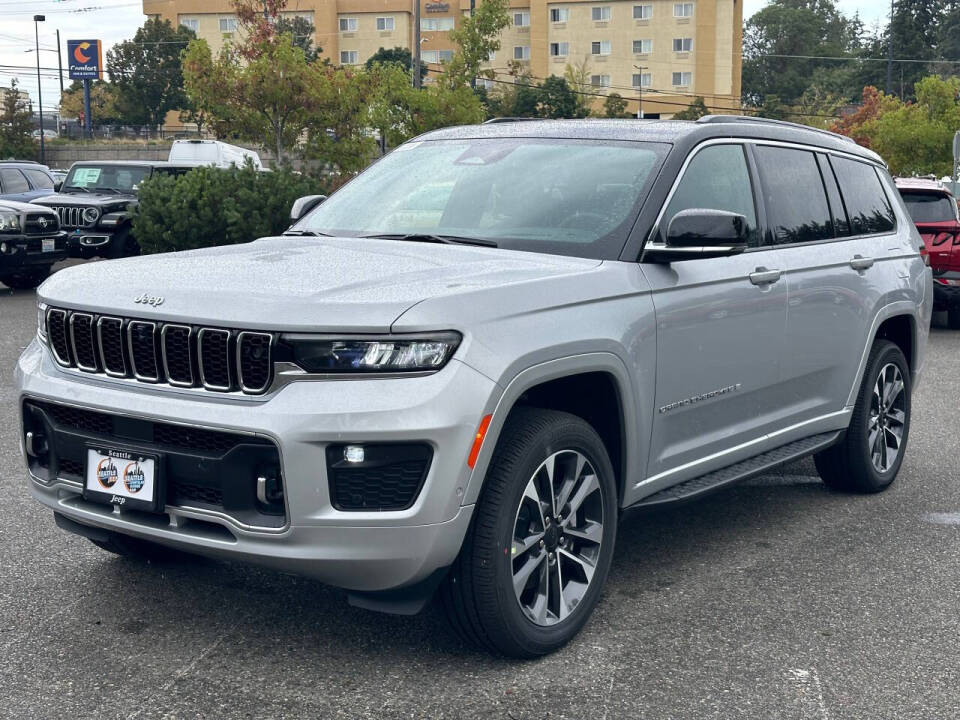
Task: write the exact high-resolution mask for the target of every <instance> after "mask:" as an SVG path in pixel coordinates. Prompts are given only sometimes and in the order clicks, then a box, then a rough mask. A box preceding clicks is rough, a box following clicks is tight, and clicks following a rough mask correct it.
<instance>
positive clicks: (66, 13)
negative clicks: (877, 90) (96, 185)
mask: <svg viewBox="0 0 960 720" xmlns="http://www.w3.org/2000/svg"><path fill="white" fill-rule="evenodd" d="M765 4H766V0H744V17H749V16H750V15H752V14H753V13H755V12H756V11H757V10H759V9H760V8H761V7H763V6H764V5H765ZM839 6H840V8H841V9H842V10H843V11H844V12H846V13H849V14H853V13H854V12H858V11H859V13H860V16H861V17H862V18H863V20H864V21H865V22H868V23H873V22H875V21H877V20H883V19H885V18H886V14H887V13H888V12H889V9H888V7H887V5H886V2H884V1H882V0H839ZM35 14H43V15H46V18H47V20H46V22H43V23H40V26H39V27H40V48H41V52H40V65H41V67H42V68H56V67H57V53H56V47H57V45H56V30H57V29H58V28H59V29H60V38H61V41H62V47H63V50H64V52H65V51H66V41H67V40H68V39H77V40H92V39H100V40H103V42H104V55H106V50H107V49H108V48H109V47H110V46H111V45H113V44H114V43H116V42H119V41H121V40H126V39H128V38H131V37H133V34H134V33H135V32H136V30H137V28H138V27H139V26H140V25H142V24H143V21H144V20H145V18H144V15H143V4H142V3H141V2H133V1H132V0H59V1H58V0H0V84H2V85H4V86H9V85H10V80H11V79H12V78H14V77H16V78H17V80H18V82H19V86H20V89H21V90H26V91H27V92H29V93H30V95H31V96H32V97H33V98H34V99H36V92H37V74H36V69H35V68H36V62H37V61H36V55H35V54H34V52H33V50H32V48H33V46H34V27H33V26H34V23H33V16H34V15H35ZM26 50H30V52H25V51H26ZM48 50H52V51H53V52H48ZM104 60H106V58H104ZM64 63H66V58H65V57H64ZM29 68H33V69H32V70H31V69H29ZM41 75H42V77H41V84H42V88H43V105H44V107H45V108H56V106H57V103H58V101H59V96H60V83H59V81H58V80H57V75H56V70H49V69H44V70H41ZM69 84H70V81H69V80H68V79H67V78H64V87H66V86H68V85H69Z"/></svg>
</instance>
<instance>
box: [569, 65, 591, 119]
mask: <svg viewBox="0 0 960 720" xmlns="http://www.w3.org/2000/svg"><path fill="white" fill-rule="evenodd" d="M563 77H564V78H565V79H566V81H567V85H569V86H570V89H571V90H573V92H574V94H575V97H576V98H577V115H576V117H587V116H588V115H589V114H590V101H591V100H592V99H593V98H592V97H591V96H590V93H592V92H593V86H592V85H591V84H590V57H589V56H585V57H584V58H583V60H581V61H580V62H575V63H567V66H566V68H564V71H563Z"/></svg>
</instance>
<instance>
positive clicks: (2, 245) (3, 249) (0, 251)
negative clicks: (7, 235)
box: [0, 242, 7, 254]
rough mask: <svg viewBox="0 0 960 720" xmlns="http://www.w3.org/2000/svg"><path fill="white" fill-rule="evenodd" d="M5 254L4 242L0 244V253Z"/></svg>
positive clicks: (5, 245) (5, 246)
mask: <svg viewBox="0 0 960 720" xmlns="http://www.w3.org/2000/svg"><path fill="white" fill-rule="evenodd" d="M6 252H7V244H6V243H5V242H4V243H0V253H4V254H6Z"/></svg>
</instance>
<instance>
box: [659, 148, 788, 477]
mask: <svg viewBox="0 0 960 720" xmlns="http://www.w3.org/2000/svg"><path fill="white" fill-rule="evenodd" d="M694 153H695V154H694V155H693V156H692V158H691V159H690V160H689V161H688V163H687V165H686V167H685V169H684V170H683V171H682V173H681V177H680V180H679V182H678V184H677V186H676V187H675V189H674V191H673V193H672V195H671V198H670V200H669V201H668V204H667V207H666V209H665V210H664V213H663V215H662V217H661V219H660V221H659V223H658V228H659V229H658V230H657V234H658V236H661V237H658V238H657V240H660V241H662V235H664V234H665V232H666V228H667V227H668V226H669V223H670V220H671V219H672V218H673V216H674V215H676V214H677V213H678V212H680V211H681V210H687V209H693V208H702V209H712V210H726V211H730V212H735V213H739V214H742V215H744V216H745V217H746V218H747V222H748V224H749V226H750V227H751V228H752V230H753V232H752V237H751V241H750V244H751V246H752V247H751V249H750V250H748V251H747V252H744V253H742V254H740V255H735V256H732V257H724V258H711V259H706V258H705V259H692V260H685V261H682V262H673V263H670V264H656V263H643V265H642V268H643V272H644V274H645V275H646V277H647V279H648V281H649V283H650V285H651V287H652V290H653V294H652V298H653V303H654V306H655V308H656V319H657V338H656V342H657V372H656V399H655V408H654V412H653V421H652V436H651V445H650V455H649V463H648V468H647V478H648V480H647V482H649V483H650V484H651V489H658V488H660V487H664V486H667V485H671V484H674V483H676V482H680V481H682V480H685V479H687V478H690V477H695V476H697V475H700V474H703V473H704V472H708V471H710V470H712V469H715V468H716V467H721V466H723V465H728V464H730V463H732V462H736V461H737V460H739V459H742V458H743V457H746V456H749V455H752V454H756V453H758V452H760V451H761V450H762V447H761V446H762V444H763V441H764V436H765V433H766V431H767V429H768V428H769V427H770V425H771V424H775V423H777V422H778V418H779V417H780V415H781V414H782V412H783V410H782V408H781V398H780V397H779V395H778V392H777V383H778V379H779V375H780V360H781V355H782V354H783V349H784V348H783V342H784V325H785V324H786V316H787V285H786V282H785V281H784V280H781V279H780V278H779V277H777V270H779V269H780V268H781V267H782V265H781V256H782V253H783V251H782V250H780V249H777V248H772V247H764V246H763V245H762V243H761V236H760V231H759V228H760V227H762V225H763V222H762V217H760V216H759V215H760V212H761V208H760V207H759V204H758V203H757V198H756V188H755V183H754V176H753V174H752V172H751V169H750V165H749V159H748V156H747V153H746V150H745V148H744V146H743V145H741V144H739V143H719V144H717V143H713V144H707V145H705V146H701V147H700V148H699V149H697V150H695V151H694Z"/></svg>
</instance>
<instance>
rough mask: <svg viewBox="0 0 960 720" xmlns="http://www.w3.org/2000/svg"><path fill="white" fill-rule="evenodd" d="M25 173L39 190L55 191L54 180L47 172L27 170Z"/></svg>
mask: <svg viewBox="0 0 960 720" xmlns="http://www.w3.org/2000/svg"><path fill="white" fill-rule="evenodd" d="M23 172H24V174H25V175H26V176H27V177H28V178H29V179H30V182H31V184H32V185H33V187H34V188H36V189H37V190H53V180H51V179H50V176H49V175H47V174H46V173H45V172H41V171H40V170H30V169H25V170H24V171H23Z"/></svg>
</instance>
